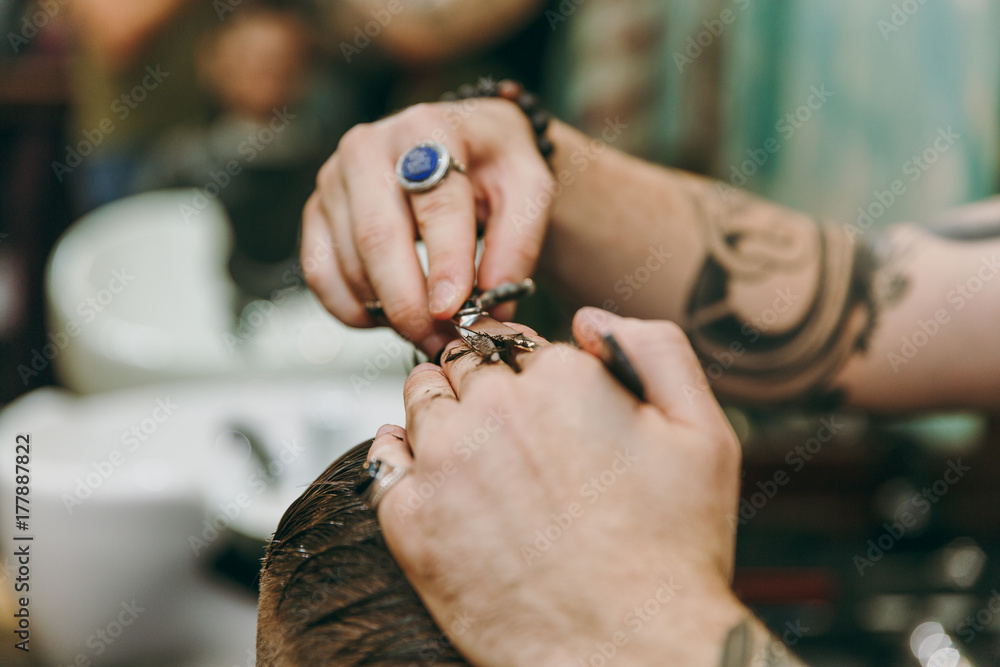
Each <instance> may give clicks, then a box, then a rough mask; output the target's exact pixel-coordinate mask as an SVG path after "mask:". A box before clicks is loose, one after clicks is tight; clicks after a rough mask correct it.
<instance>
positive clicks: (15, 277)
mask: <svg viewBox="0 0 1000 667" xmlns="http://www.w3.org/2000/svg"><path fill="white" fill-rule="evenodd" d="M998 28H1000V5H997V4H996V3H990V2H986V1H985V0H954V1H953V2H947V3H924V2H917V1H916V0H905V1H902V2H899V1H897V2H889V1H887V0H874V1H873V0H809V1H807V0H785V1H780V2H779V1H777V0H702V1H701V2H683V1H681V0H552V1H546V0H496V1H495V2H490V3H479V2H467V1H465V2H463V1H462V0H336V1H334V0H300V1H297V2H296V1H292V0H288V1H285V2H279V1H277V0H275V1H270V2H263V1H254V0H212V1H210V0H143V2H130V1H128V0H73V2H69V0H39V1H29V0H0V38H2V39H0V405H2V406H3V409H2V412H0V451H2V456H3V459H2V461H0V471H2V472H0V474H2V478H0V493H2V496H0V515H2V516H3V517H11V516H12V514H13V508H12V505H11V503H12V498H13V497H14V488H13V487H14V482H13V480H14V455H15V454H14V443H15V438H16V436H17V435H18V434H30V438H31V444H32V449H31V456H32V459H31V460H32V466H31V467H32V474H31V489H32V491H31V493H32V495H31V514H30V517H31V518H30V526H29V528H28V529H27V533H30V534H33V535H35V541H34V542H33V543H32V549H33V557H32V558H33V560H32V571H31V577H32V580H31V592H32V596H31V597H32V602H31V614H32V636H31V637H32V643H31V648H32V649H33V650H32V652H31V653H30V654H23V653H21V652H14V651H12V649H11V644H12V642H10V641H7V640H5V641H4V643H3V645H0V663H2V664H26V665H29V664H30V665H64V664H79V665H84V664H102V665H136V664H141V665H160V664H162V665H206V666H207V665H213V666H214V665H219V666H223V665H224V666H226V667H231V666H233V665H252V664H253V662H254V660H253V641H254V623H255V602H256V597H255V596H256V591H255V585H256V582H255V575H256V568H257V559H259V557H260V556H261V554H262V547H263V543H264V540H266V539H267V537H268V536H269V535H270V533H271V531H272V530H273V528H274V526H275V525H276V524H277V520H278V518H279V517H280V515H281V513H282V512H283V510H284V508H285V507H286V506H287V505H288V503H289V502H290V501H291V500H292V499H294V498H295V497H296V496H297V495H298V493H300V492H301V489H302V487H303V485H304V484H307V483H308V482H309V481H311V480H312V479H313V478H314V477H315V476H316V475H317V474H318V473H319V472H321V471H322V470H323V469H324V468H325V467H326V465H327V464H328V463H329V462H330V461H331V460H332V459H334V458H335V457H336V456H337V455H339V454H340V453H342V452H344V451H346V450H347V449H348V448H349V447H351V446H352V445H354V444H357V442H360V441H361V440H363V439H366V438H367V437H369V436H370V435H371V434H372V433H373V432H374V430H375V428H377V427H378V426H379V425H381V424H382V423H384V422H390V421H397V422H398V421H401V420H402V403H401V396H400V388H401V385H402V381H403V378H404V377H405V374H406V372H407V370H408V368H409V365H410V364H411V357H412V351H411V349H410V348H409V347H408V346H407V345H405V344H404V343H403V341H401V340H400V339H399V338H398V337H396V336H395V335H394V334H392V333H390V332H387V331H357V330H349V329H346V328H345V327H343V326H341V325H340V324H339V323H338V322H336V321H335V320H333V319H332V318H331V317H330V316H328V315H327V314H326V313H325V312H324V311H323V310H322V308H321V307H320V306H319V304H318V303H317V302H316V301H315V300H314V299H312V298H311V296H310V295H309V294H308V292H307V291H306V290H305V288H304V283H303V281H302V269H301V264H300V259H299V258H298V224H299V214H300V211H301V208H302V205H303V203H304V201H305V198H306V196H307V195H308V193H309V192H310V191H311V189H312V184H313V181H314V178H315V174H316V170H317V169H318V167H319V165H320V164H322V162H323V160H324V159H325V158H326V157H327V156H328V155H329V154H330V153H331V152H332V151H333V149H334V148H335V147H336V145H337V141H338V139H339V137H340V136H341V134H342V133H343V132H344V131H345V130H347V129H348V128H349V127H351V126H352V125H354V124H355V123H358V122H364V121H371V120H375V119H377V118H379V117H381V116H383V115H385V114H387V113H391V112H392V111H393V110H395V109H398V108H401V107H403V106H406V105H408V104H410V103H413V102H416V101H425V100H433V99H436V98H437V97H438V96H439V95H440V94H441V93H442V92H444V91H446V90H450V89H454V88H456V87H457V86H458V85H459V84H461V83H466V82H474V81H476V80H477V79H479V78H481V77H492V78H493V79H501V78H504V77H511V78H516V79H519V80H521V81H523V82H524V83H525V85H526V86H527V87H528V88H529V89H532V90H536V91H538V92H539V93H540V95H541V98H542V100H543V104H544V105H545V106H547V107H548V108H550V109H551V110H552V111H554V112H555V113H556V115H558V116H559V117H561V118H563V119H564V120H566V121H568V122H570V123H573V124H575V125H577V126H578V127H581V128H582V129H584V130H586V131H588V132H590V133H592V134H594V135H595V136H600V134H601V131H602V130H603V129H604V128H605V127H606V124H608V123H619V124H621V123H623V124H624V126H625V129H624V131H623V132H622V133H621V135H620V136H618V137H617V138H616V139H615V141H614V145H615V146H616V147H617V148H620V149H622V150H626V151H629V152H632V153H634V154H637V155H640V156H642V157H645V158H647V159H650V160H654V161H657V162H661V163H664V164H669V165H673V166H678V167H682V168H685V169H690V170H693V171H697V172H700V173H705V174H709V175H712V176H715V177H717V178H719V179H720V180H722V181H723V182H726V183H728V184H731V185H733V186H734V187H745V188H748V189H750V190H753V191H755V192H758V193H760V194H762V195H764V196H766V197H769V198H771V199H774V200H777V201H779V202H782V203H785V204H787V205H790V206H794V207H797V208H800V209H803V210H806V211H809V212H811V213H813V214H814V215H816V216H819V217H824V218H829V219H831V220H835V221H838V222H842V223H843V224H847V225H853V226H855V228H856V229H857V230H859V232H860V233H867V232H868V231H869V230H877V229H878V228H880V227H884V226H886V225H888V224H891V223H893V222H898V221H902V220H915V221H917V222H928V221H932V220H939V219H942V218H946V215H945V213H944V212H945V211H947V210H948V209H949V208H952V207H955V206H958V205H960V204H963V203H967V202H972V201H976V200H979V199H983V198H985V197H988V196H991V195H993V194H995V193H996V191H997V184H998V173H1000V171H998V168H1000V162H998V152H1000V140H998V130H1000V113H998V112H1000V109H998V105H1000V90H998V86H1000V52H998V51H1000V45H998V42H997V40H996V38H995V36H996V34H997V29H998ZM955 135H957V136H958V137H962V138H965V139H964V140H962V141H950V142H949V141H943V142H942V141H937V140H938V139H939V138H940V137H953V136H955ZM970 138H974V139H970ZM936 141H937V143H935V142H936ZM942 147H944V148H942ZM897 179H901V180H903V181H904V182H905V187H904V188H903V191H902V193H900V192H898V191H897V192H891V191H889V185H890V184H891V183H892V182H893V181H894V180H897ZM310 259H312V258H306V259H305V260H304V261H309V260H310ZM322 259H323V258H322V257H316V258H315V260H316V261H321V260H322ZM520 317H521V318H523V319H524V321H525V322H526V323H528V324H532V325H533V326H535V327H536V328H537V329H539V330H540V331H542V332H546V333H548V334H550V335H553V336H560V335H563V336H564V335H565V331H566V329H565V317H566V313H564V312H562V311H561V310H560V308H559V306H558V304H557V302H556V300H555V299H553V297H552V296H551V295H550V294H547V293H546V292H545V290H544V289H543V290H541V291H540V293H539V294H537V295H536V296H535V297H532V300H530V301H529V302H527V303H526V304H524V307H523V308H522V310H521V314H520ZM728 414H729V416H730V419H731V421H732V423H733V425H734V426H735V427H736V429H737V432H738V433H739V435H740V437H741V439H742V441H743V443H744V446H745V450H746V457H745V462H746V464H745V468H746V473H745V478H744V482H743V483H744V490H743V500H744V503H743V504H742V505H741V508H740V515H739V517H736V518H734V520H736V521H738V522H739V524H740V533H739V543H738V560H737V562H738V571H737V577H736V587H737V590H738V592H739V593H740V595H741V597H742V598H743V599H744V600H746V601H747V602H748V603H750V604H751V605H752V606H753V608H754V609H755V611H757V612H758V613H759V614H761V616H762V617H763V618H765V619H766V621H767V622H768V623H769V624H770V625H771V627H772V629H774V631H775V632H776V634H777V635H778V636H779V637H781V638H783V640H784V641H786V643H788V644H789V645H790V646H792V647H793V648H794V650H795V651H797V652H799V653H800V654H802V655H803V656H804V657H805V658H806V659H807V660H809V661H810V664H816V665H834V664H835V665H900V666H902V665H923V666H928V665H933V666H935V667H937V666H944V665H948V666H951V667H956V666H957V665H986V664H1000V643H998V631H1000V566H998V557H1000V544H998V531H997V526H998V525H1000V521H998V520H1000V516H998V513H1000V496H998V492H997V490H996V484H995V480H996V479H997V476H998V474H1000V442H998V439H1000V438H998V435H997V433H998V431H997V428H996V420H995V419H991V418H990V416H988V415H978V414H964V413H963V414H942V415H915V416H913V417H912V418H910V419H906V420H901V419H895V420H886V419H880V418H877V417H874V416H871V415H864V414H857V413H850V414H848V413H839V412H838V413H832V414H831V413H823V414H817V413H813V412H806V411H794V412H792V411H780V412H779V411H760V410H752V411H751V410H745V409H739V408H736V407H730V408H728ZM11 524H12V522H11V521H8V519H7V518H4V519H3V521H0V540H2V543H3V549H2V550H0V619H3V620H0V630H2V634H3V635H4V636H6V637H8V638H9V637H11V636H12V635H11V634H10V632H11V630H12V629H13V628H12V626H11V624H10V619H12V614H13V611H14V610H15V606H14V591H13V585H14V580H15V577H16V563H15V562H14V561H13V558H12V553H13V550H14V546H12V545H13V544H14V542H13V540H12V537H13V533H14V532H15V531H16V529H15V528H14V527H13V526H12V525H11Z"/></svg>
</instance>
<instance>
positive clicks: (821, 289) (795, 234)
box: [683, 183, 906, 407]
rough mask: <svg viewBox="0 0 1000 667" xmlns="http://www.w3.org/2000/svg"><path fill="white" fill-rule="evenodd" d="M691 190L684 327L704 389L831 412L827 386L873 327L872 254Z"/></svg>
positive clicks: (821, 230) (844, 237) (802, 224)
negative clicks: (695, 228) (697, 251)
mask: <svg viewBox="0 0 1000 667" xmlns="http://www.w3.org/2000/svg"><path fill="white" fill-rule="evenodd" d="M690 187H691V197H692V202H693V205H694V206H695V208H696V210H698V211H699V213H700V217H701V218H702V223H703V224H702V225H701V226H700V228H701V230H702V233H703V235H704V245H705V248H706V249H707V252H706V254H705V257H704V260H703V261H702V262H701V265H700V267H699V268H698V270H697V273H696V276H695V280H694V281H693V287H692V289H691V292H690V296H689V298H688V301H687V307H686V310H685V313H684V317H683V325H684V328H685V330H686V331H687V333H688V336H689V338H690V339H691V344H692V346H693V347H694V349H695V351H696V352H697V353H698V355H699V357H700V358H701V360H702V363H703V364H704V366H705V367H706V372H707V375H708V378H709V383H710V385H711V387H712V389H713V390H714V391H716V392H717V393H719V394H721V395H723V396H725V397H728V398H730V399H735V400H737V401H746V402H754V403H762V404H773V403H782V402H790V401H798V402H801V401H811V402H816V403H823V404H824V405H825V406H826V407H833V405H832V404H835V403H836V400H837V398H838V396H839V392H838V390H837V388H836V387H834V386H833V380H834V378H835V377H836V375H837V374H838V372H839V371H840V370H841V369H842V368H843V367H844V366H845V365H846V363H847V361H848V360H849V359H850V358H851V357H852V356H853V355H855V354H857V353H862V352H864V351H865V349H866V347H867V345H868V341H869V339H870V338H871V336H872V333H873V331H874V330H875V327H876V326H877V323H878V315H879V310H880V308H881V307H882V304H883V302H884V300H883V299H880V296H879V289H877V286H878V285H880V284H881V283H880V279H879V271H880V266H881V265H880V260H879V255H878V254H876V253H875V252H874V251H873V249H872V247H871V245H870V244H869V243H868V241H867V239H865V238H857V237H855V236H853V235H851V234H849V233H848V232H847V231H846V230H845V229H844V228H842V227H841V226H839V225H833V224H823V223H819V222H817V221H816V220H813V219H811V218H809V217H808V216H806V215H804V214H801V213H798V212H795V211H791V210H788V209H783V208H780V207H777V206H774V205H771V204H768V203H766V202H763V201H761V200H758V199H756V198H755V197H752V196H751V195H748V194H746V193H742V192H739V191H736V190H727V191H726V192H725V193H724V194H723V196H722V197H719V196H718V195H717V193H716V190H715V189H714V188H713V187H711V186H709V185H706V184H705V183H695V184H692V185H691V186H690ZM895 287H896V288H897V291H898V289H903V290H905V287H906V282H905V280H904V281H903V282H902V283H901V284H900V283H897V284H896V285H895Z"/></svg>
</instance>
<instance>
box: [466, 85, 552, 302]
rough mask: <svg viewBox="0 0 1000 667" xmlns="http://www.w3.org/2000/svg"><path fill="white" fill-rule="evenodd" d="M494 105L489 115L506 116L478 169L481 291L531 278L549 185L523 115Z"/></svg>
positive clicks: (509, 106) (547, 172)
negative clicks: (490, 156) (495, 146)
mask: <svg viewBox="0 0 1000 667" xmlns="http://www.w3.org/2000/svg"><path fill="white" fill-rule="evenodd" d="M496 104H499V105H501V106H499V107H496V109H495V110H493V109H491V111H492V112H494V113H497V114H503V115H505V116H509V118H508V119H507V121H506V127H508V128H510V129H508V130H507V132H506V133H505V134H504V135H503V136H502V137H498V138H497V141H498V143H500V144H501V145H502V150H498V151H497V154H496V157H495V159H494V160H493V161H491V162H490V163H489V164H488V165H486V166H484V168H483V170H482V171H483V173H482V179H483V182H484V184H485V188H486V196H487V199H488V201H489V204H490V206H489V211H490V213H489V217H488V218H487V220H486V226H485V230H484V234H483V242H484V246H485V249H484V251H483V257H482V261H481V262H480V264H479V286H480V287H481V288H483V289H491V288H493V287H496V286H497V285H500V284H502V283H505V282H516V281H519V280H523V279H524V278H527V277H529V276H531V275H532V273H533V272H534V270H535V265H536V264H537V263H538V256H539V253H540V252H541V248H542V243H543V241H544V240H545V233H546V229H547V226H548V212H549V208H550V206H551V205H552V192H553V190H554V187H553V186H554V183H555V180H554V178H553V176H552V172H551V171H550V170H549V168H548V166H547V165H546V163H545V160H544V159H543V158H542V156H541V154H540V153H539V152H538V148H537V147H536V146H535V135H534V132H533V130H532V128H531V125H530V124H529V123H528V121H527V119H526V118H525V117H524V114H522V113H521V112H520V110H518V109H517V107H516V106H514V105H513V104H510V103H507V102H500V101H498V102H496ZM511 314H512V313H511V312H506V313H504V314H503V315H502V317H510V315H511Z"/></svg>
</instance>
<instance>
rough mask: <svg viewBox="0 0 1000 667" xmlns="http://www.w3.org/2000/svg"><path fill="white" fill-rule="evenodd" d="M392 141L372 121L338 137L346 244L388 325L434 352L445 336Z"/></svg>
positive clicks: (441, 344) (387, 134)
mask: <svg viewBox="0 0 1000 667" xmlns="http://www.w3.org/2000/svg"><path fill="white" fill-rule="evenodd" d="M399 132H404V133H405V132H406V130H399ZM396 141H397V138H396V137H395V134H394V133H393V132H388V131H386V130H385V129H383V128H381V127H379V128H376V127H375V126H373V125H357V126H355V127H354V128H353V129H351V130H350V131H349V132H348V133H347V134H345V135H344V137H343V138H342V139H341V142H340V146H339V147H338V149H337V152H338V153H339V155H340V159H341V160H342V162H343V164H345V165H350V168H349V169H346V168H345V169H341V170H340V178H341V180H342V187H343V191H344V192H345V193H346V199H347V207H348V217H349V221H350V222H349V226H350V231H351V238H350V241H349V243H350V244H351V245H352V246H353V248H354V249H355V251H356V252H357V255H358V257H359V259H360V261H361V264H362V267H363V270H364V275H365V277H366V278H367V281H368V283H369V284H370V286H371V289H372V292H373V293H374V294H373V296H374V298H377V299H378V300H379V301H381V305H382V310H383V312H384V313H385V317H386V319H387V320H388V321H389V323H390V324H391V325H392V327H393V328H394V329H396V331H398V332H399V333H400V334H401V335H402V336H403V337H404V338H406V339H408V340H411V341H413V342H415V343H417V344H418V345H420V346H421V347H422V348H423V349H424V350H425V351H426V352H429V353H434V352H436V351H437V349H440V347H441V346H443V345H444V343H445V342H446V341H445V340H444V339H442V338H441V337H440V335H439V334H436V333H435V331H434V327H433V320H432V318H431V315H430V312H429V311H428V307H427V295H426V285H425V283H426V281H425V278H424V273H423V269H422V268H421V266H420V262H419V260H418V259H417V253H416V248H415V245H414V243H415V239H416V230H415V224H414V221H413V217H412V213H411V211H410V206H409V202H408V201H407V199H406V196H405V195H404V193H403V190H402V188H400V186H399V184H398V183H397V182H396V180H395V177H394V176H393V172H394V169H395V163H394V160H395V157H394V155H395V153H396V150H395V148H394V145H395V143H396ZM396 157H398V156H396ZM432 348H434V349H432Z"/></svg>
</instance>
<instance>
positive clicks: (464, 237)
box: [410, 141, 476, 319]
mask: <svg viewBox="0 0 1000 667" xmlns="http://www.w3.org/2000/svg"><path fill="white" fill-rule="evenodd" d="M450 143H451V144H452V146H453V147H454V146H458V148H457V150H458V151H459V153H458V154H457V155H454V154H453V153H452V151H454V150H456V149H455V148H452V149H451V151H449V148H448V147H444V148H443V149H442V150H443V151H448V153H449V154H452V155H453V157H452V158H450V159H453V160H455V161H457V163H458V164H460V163H461V161H462V160H463V159H464V152H462V151H461V145H460V143H458V142H457V141H452V142H450ZM441 146H443V144H442V145H441ZM413 150H416V151H421V150H427V149H426V148H421V147H415V148H414V149H413ZM438 159H443V156H439V158H438ZM461 169H463V170H464V167H461ZM410 208H411V210H412V211H413V216H414V217H415V218H416V221H417V228H418V229H419V230H420V237H421V238H422V239H423V241H424V245H425V247H426V249H427V287H428V290H427V299H428V306H429V308H430V312H431V314H432V315H433V316H434V317H437V318H438V319H446V318H448V317H451V316H453V315H454V314H455V312H456V311H457V310H458V308H459V306H461V305H462V303H463V302H464V301H465V299H466V298H468V296H469V295H470V294H471V293H472V288H473V285H474V283H475V258H476V203H475V195H474V193H473V190H472V184H471V183H470V181H469V178H468V177H467V176H465V175H463V174H461V173H459V167H457V166H456V167H449V173H448V174H446V175H445V177H444V179H443V180H442V181H441V182H440V183H439V184H438V185H437V186H435V187H434V188H432V189H430V190H428V191H426V192H415V193H411V194H410Z"/></svg>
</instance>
